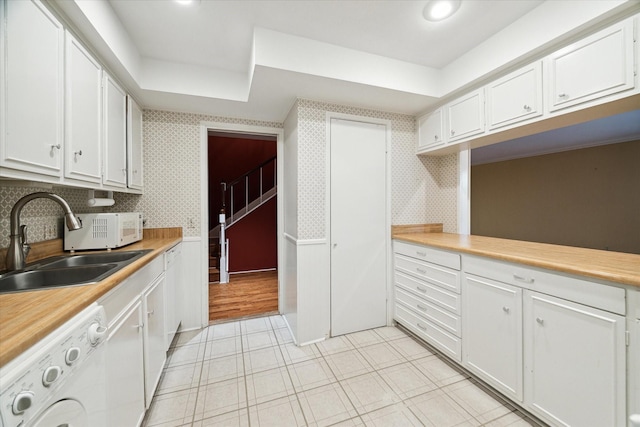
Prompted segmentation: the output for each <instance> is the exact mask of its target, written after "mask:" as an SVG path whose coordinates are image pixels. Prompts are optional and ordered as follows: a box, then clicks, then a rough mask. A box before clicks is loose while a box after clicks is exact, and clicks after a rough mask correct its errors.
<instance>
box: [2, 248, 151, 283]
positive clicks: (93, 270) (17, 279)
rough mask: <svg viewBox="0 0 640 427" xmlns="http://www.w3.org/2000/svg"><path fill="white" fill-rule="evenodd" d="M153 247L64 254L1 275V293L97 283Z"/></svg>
mask: <svg viewBox="0 0 640 427" xmlns="http://www.w3.org/2000/svg"><path fill="white" fill-rule="evenodd" d="M150 251H151V250H150V249H147V250H139V251H126V252H100V253H92V254H77V255H75V254H74V255H62V256H56V257H51V258H46V259H43V260H40V261H37V262H35V263H33V264H29V265H27V266H26V267H25V268H24V269H22V270H16V271H12V272H9V273H6V274H2V275H0V294H1V293H9V292H21V291H34V290H42V289H50V288H57V287H63V286H77V285H88V284H92V283H97V282H99V281H101V280H104V279H106V278H107V277H109V276H111V275H112V274H113V273H115V272H116V271H118V270H120V269H121V268H123V267H125V266H126V265H128V264H130V263H132V262H133V261H135V260H137V259H138V258H140V257H142V256H143V255H145V254H146V253H148V252H150Z"/></svg>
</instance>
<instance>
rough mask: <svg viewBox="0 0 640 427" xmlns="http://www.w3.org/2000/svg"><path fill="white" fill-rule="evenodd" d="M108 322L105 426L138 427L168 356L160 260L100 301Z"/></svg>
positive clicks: (162, 274) (156, 260)
mask: <svg viewBox="0 0 640 427" xmlns="http://www.w3.org/2000/svg"><path fill="white" fill-rule="evenodd" d="M98 303H99V304H101V305H102V306H103V307H104V309H105V312H106V314H107V318H108V319H109V327H108V329H109V338H108V340H107V355H108V357H107V359H106V360H107V362H106V364H107V366H106V369H107V402H106V403H107V413H108V414H109V425H112V426H139V425H140V423H141V422H142V419H143V418H144V414H145V410H146V409H147V408H149V405H150V404H151V400H152V398H153V395H154V393H155V390H156V387H157V386H158V382H159V380H160V375H161V374H162V369H163V368H164V364H165V361H166V356H167V344H166V340H167V334H166V324H165V310H166V308H165V305H166V303H171V302H167V301H166V299H165V274H164V258H163V257H162V256H159V257H156V258H155V259H154V260H152V261H151V262H149V264H147V265H146V266H144V267H142V268H141V269H140V270H138V271H137V272H136V273H134V274H132V275H131V276H130V277H129V278H128V279H126V280H125V281H123V282H122V283H120V284H119V285H118V286H117V287H116V288H114V289H112V290H111V291H110V292H109V293H107V294H106V295H105V296H104V297H102V298H101V299H100V300H99V301H98Z"/></svg>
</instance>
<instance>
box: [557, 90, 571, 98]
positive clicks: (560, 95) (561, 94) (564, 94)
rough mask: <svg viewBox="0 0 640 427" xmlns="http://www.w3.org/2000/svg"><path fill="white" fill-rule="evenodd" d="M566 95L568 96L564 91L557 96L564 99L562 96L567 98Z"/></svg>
mask: <svg viewBox="0 0 640 427" xmlns="http://www.w3.org/2000/svg"><path fill="white" fill-rule="evenodd" d="M568 97H569V95H567V94H566V93H564V92H561V93H559V94H558V98H563V99H564V98H568Z"/></svg>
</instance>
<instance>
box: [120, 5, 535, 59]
mask: <svg viewBox="0 0 640 427" xmlns="http://www.w3.org/2000/svg"><path fill="white" fill-rule="evenodd" d="M542 2H543V1H542V0H517V1H514V0H511V1H509V0H483V1H477V0H476V1H464V2H463V3H462V5H461V7H460V10H459V11H458V13H457V14H456V15H454V16H453V17H452V18H451V19H450V20H449V21H445V22H435V23H434V22H428V21H426V20H425V19H424V18H423V17H422V9H423V8H424V5H425V4H426V3H427V1H401V0H393V1H383V0H375V1H363V0H320V1H310V0H298V1H295V0H284V1H265V0H230V1H228V0H202V1H200V2H194V3H193V4H192V5H189V6H183V5H180V4H178V3H176V2H174V1H171V0H165V1H149V0H109V3H110V4H111V7H112V8H113V10H114V11H115V13H116V15H117V16H118V18H119V19H120V22H122V24H123V26H124V28H125V29H126V31H127V33H128V34H129V36H130V37H131V40H132V41H133V43H134V44H135V45H136V47H137V49H138V52H139V53H140V55H141V56H143V57H147V58H153V59H159V60H163V61H172V62H179V63H187V64H196V65H201V66H206V67H212V68H216V69H221V70H226V71H234V72H244V71H246V70H247V69H248V68H249V64H250V59H251V49H252V42H253V30H254V28H256V27H259V28H265V29H269V30H274V31H278V32H281V33H285V34H290V35H294V36H299V37H304V38H308V39H312V40H317V41H320V42H325V43H330V44H333V45H337V46H342V47H346V48H349V49H354V50H358V51H362V52H367V53H371V54H375V55H380V56H383V57H388V58H394V59H398V60H401V61H406V62H410V63H415V64H419V65H424V66H427V67H435V68H442V67H444V66H446V65H447V64H449V63H451V62H452V61H453V60H455V59H456V58H458V57H460V56H462V55H463V54H464V53H466V52H468V51H469V50H471V49H472V48H474V47H476V46H477V45H479V44H480V43H481V42H482V41H484V40H486V39H487V38H488V37H490V36H492V35H494V34H495V33H497V32H498V31H500V30H502V29H503V28H505V27H506V26H508V25H509V24H511V23H512V22H514V21H515V20H517V19H518V18H520V17H521V16H523V15H524V14H526V13H527V12H529V11H531V10H532V9H533V8H535V7H537V6H539V5H540V4H541V3H542Z"/></svg>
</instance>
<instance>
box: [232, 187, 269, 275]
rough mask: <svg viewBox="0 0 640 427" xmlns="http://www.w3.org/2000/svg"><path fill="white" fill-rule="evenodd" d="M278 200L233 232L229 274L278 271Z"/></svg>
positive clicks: (265, 205)
mask: <svg viewBox="0 0 640 427" xmlns="http://www.w3.org/2000/svg"><path fill="white" fill-rule="evenodd" d="M276 230H277V204H276V199H275V197H274V198H273V199H271V200H269V201H268V202H267V203H265V204H264V205H262V206H260V207H259V208H258V209H256V210H255V211H253V212H251V214H249V215H247V216H246V217H244V218H243V219H241V220H240V221H238V222H237V223H235V224H234V225H233V226H231V227H230V228H229V229H227V237H228V238H229V272H230V273H238V272H241V271H252V270H267V269H271V268H278V255H277V254H278V246H277V235H276Z"/></svg>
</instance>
